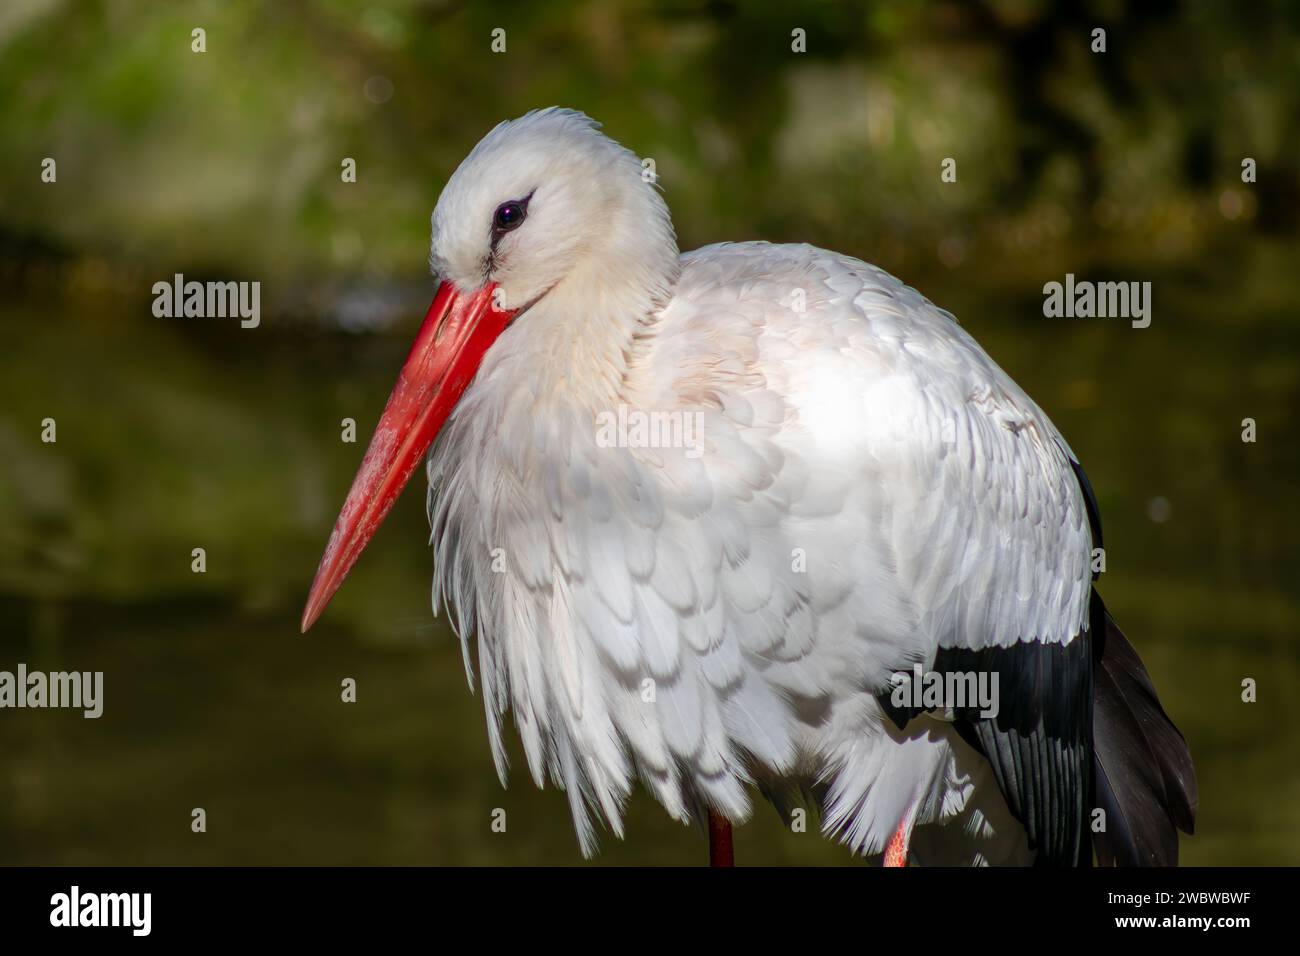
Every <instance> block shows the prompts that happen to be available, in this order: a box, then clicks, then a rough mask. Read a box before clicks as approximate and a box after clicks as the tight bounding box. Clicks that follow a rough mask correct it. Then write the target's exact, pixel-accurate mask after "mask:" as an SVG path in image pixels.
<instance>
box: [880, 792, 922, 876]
mask: <svg viewBox="0 0 1300 956" xmlns="http://www.w3.org/2000/svg"><path fill="white" fill-rule="evenodd" d="M920 802H921V801H920V800H919V799H917V800H913V801H912V805H911V806H910V807H908V808H907V812H906V813H904V814H903V819H902V820H901V821H900V822H899V824H898V829H897V830H895V831H894V835H893V836H891V837H890V838H889V842H888V843H886V844H885V861H884V865H885V866H907V850H908V846H907V844H908V842H909V841H910V840H911V839H912V824H913V823H915V822H916V809H917V806H918V805H919V804H920Z"/></svg>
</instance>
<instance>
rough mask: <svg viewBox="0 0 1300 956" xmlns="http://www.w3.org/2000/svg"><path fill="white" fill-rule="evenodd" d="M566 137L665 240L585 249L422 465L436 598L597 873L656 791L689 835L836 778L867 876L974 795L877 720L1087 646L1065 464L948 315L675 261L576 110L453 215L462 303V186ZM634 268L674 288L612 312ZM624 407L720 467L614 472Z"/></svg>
mask: <svg viewBox="0 0 1300 956" xmlns="http://www.w3.org/2000/svg"><path fill="white" fill-rule="evenodd" d="M534 130H539V131H545V132H544V133H543V132H534ZM566 137H567V138H566ZM557 141H558V142H562V143H563V144H564V148H565V150H566V152H567V151H569V150H593V149H601V150H606V151H609V152H611V153H613V155H614V156H615V158H616V160H617V161H618V167H621V168H616V170H615V171H613V172H612V175H615V176H619V175H621V176H623V177H624V179H625V180H626V181H627V182H628V184H629V186H630V188H631V189H633V190H635V191H636V192H639V193H641V194H642V196H643V201H642V204H641V205H642V206H643V207H648V208H649V211H650V212H649V215H650V217H651V218H650V221H649V222H645V221H644V220H642V221H641V222H640V223H639V227H638V228H637V229H636V230H635V232H634V233H633V234H632V235H628V236H621V237H620V238H619V240H616V241H614V242H613V243H609V242H608V239H601V240H596V241H592V242H591V243H590V244H589V245H587V246H586V248H585V249H583V251H582V253H581V254H580V255H581V258H580V260H579V261H580V266H579V269H580V270H581V271H580V272H579V273H577V274H576V275H575V274H569V275H566V276H565V277H564V278H562V279H560V281H559V283H558V284H556V285H554V286H553V287H551V288H550V290H549V291H548V292H547V293H546V294H545V296H543V297H542V298H541V299H540V300H538V301H537V303H536V304H535V305H533V306H532V307H531V308H530V309H528V311H527V312H525V313H524V314H523V315H522V316H521V317H520V318H519V319H517V320H516V321H515V322H514V324H513V325H512V326H511V327H510V328H508V329H507V330H506V331H505V332H504V333H503V334H502V335H501V337H500V338H499V339H498V340H497V342H496V344H495V345H494V346H493V348H492V350H491V351H490V352H489V353H488V355H487V357H486V359H485V360H484V362H483V365H482V367H481V369H480V371H479V374H478V377H477V379H476V380H475V381H474V383H473V384H472V385H471V386H470V387H469V389H468V390H467V391H466V393H465V395H464V397H463V398H462V399H461V401H460V404H459V405H458V406H457V408H456V410H455V411H454V412H453V413H452V417H451V418H450V419H449V421H448V423H447V425H446V426H445V428H444V430H443V433H442V436H441V437H440V438H439V440H438V442H437V443H436V445H435V446H434V449H433V451H432V453H431V455H430V459H429V478H430V484H431V489H430V516H431V522H432V526H433V529H434V548H435V554H436V566H437V568H438V572H439V581H440V583H439V585H438V586H436V588H435V590H436V591H437V592H440V593H441V595H442V597H443V598H445V599H447V600H449V601H450V603H451V604H452V605H453V606H454V608H455V609H456V613H457V617H456V622H457V625H458V628H457V629H458V632H459V633H460V634H461V636H462V639H464V640H466V641H467V643H468V639H469V637H470V636H471V635H472V634H477V637H478V665H479V668H480V671H481V674H480V678H481V681H482V687H483V696H484V702H485V705H486V708H487V716H488V726H489V728H490V737H491V740H492V747H493V754H494V756H495V758H496V762H497V768H498V771H499V772H500V774H501V776H502V779H503V781H504V779H505V774H506V766H505V751H504V747H503V746H502V743H501V734H502V732H503V731H502V720H503V718H504V717H505V715H506V712H507V711H508V710H513V713H514V717H515V721H516V724H517V726H518V729H519V733H520V735H521V737H522V740H523V744H524V751H525V753H526V754H527V758H528V763H529V769H530V771H531V773H532V776H533V779H534V780H535V781H536V782H537V783H538V784H539V785H540V784H541V783H542V781H543V778H544V777H545V776H549V777H550V778H551V779H552V780H553V781H555V782H556V783H558V784H559V785H561V786H563V787H564V788H565V789H566V790H567V791H568V792H569V794H570V795H571V799H572V801H573V811H574V820H575V823H576V825H577V829H578V833H579V837H580V839H581V842H582V846H583V850H584V851H585V852H588V853H589V852H591V850H592V849H593V847H594V845H595V844H594V836H593V829H592V825H591V822H590V821H589V811H594V812H595V813H596V814H597V815H598V816H600V817H601V818H603V820H604V821H605V822H606V823H607V824H608V826H609V827H610V828H611V829H612V830H613V831H614V832H615V833H621V832H622V829H621V821H620V808H621V806H622V804H623V801H624V800H625V799H626V797H627V795H628V793H629V791H630V788H631V786H632V783H633V779H634V777H635V776H636V775H637V774H639V775H640V776H641V777H642V779H643V780H644V781H645V783H646V785H647V786H648V787H649V789H650V790H651V791H652V792H653V793H654V794H655V795H656V796H657V797H658V799H659V801H660V802H661V803H662V804H663V805H664V807H665V808H666V809H667V810H668V812H669V813H671V814H672V815H673V816H675V817H678V818H680V819H683V820H686V819H689V818H690V816H691V814H692V813H693V812H694V811H695V809H696V806H697V803H698V800H699V799H702V800H703V802H704V803H706V804H708V805H710V806H713V807H716V808H718V809H719V810H720V811H722V812H723V813H724V814H725V815H726V816H727V817H729V818H730V819H732V820H743V819H745V818H746V817H747V816H748V815H749V812H750V791H749V790H748V788H747V787H746V786H745V784H747V783H749V782H751V781H752V780H755V779H757V780H759V781H762V782H764V783H766V784H769V785H772V784H774V783H775V782H776V781H777V780H779V779H787V778H806V779H808V780H810V781H812V780H821V781H824V782H825V783H826V784H828V786H829V788H830V801H829V805H828V811H827V817H826V822H827V826H828V827H829V828H830V829H832V830H834V831H836V832H841V833H843V835H844V836H845V838H846V839H847V840H848V841H849V842H851V843H852V845H853V846H854V847H855V848H856V849H858V850H861V851H862V852H865V853H869V854H874V853H879V852H881V850H882V848H883V846H884V844H885V841H886V840H888V838H889V837H890V835H891V834H892V832H893V831H894V830H895V829H896V828H897V827H898V825H899V822H900V820H901V819H902V816H903V814H904V813H905V812H907V810H908V807H909V806H910V805H911V804H912V803H915V802H918V801H919V803H920V807H919V813H918V816H917V822H918V823H922V824H924V823H930V822H934V821H937V820H940V819H942V818H949V817H953V816H954V815H956V814H958V813H959V812H960V811H961V810H962V809H963V808H964V807H965V805H966V803H967V796H968V794H969V791H970V784H971V779H972V777H971V775H970V772H969V771H968V770H966V769H965V768H963V767H961V766H960V760H959V758H958V755H956V754H955V753H954V749H955V748H954V745H953V739H954V738H955V735H950V734H948V733H946V732H945V728H944V727H943V726H942V725H941V724H940V723H938V722H935V726H934V727H933V728H931V733H930V734H929V735H928V736H925V737H921V736H918V735H915V734H913V735H910V736H909V737H907V738H906V742H903V740H904V735H902V734H901V733H899V732H897V731H895V732H894V733H892V734H891V733H890V732H889V730H888V727H887V725H886V723H885V721H884V718H883V717H882V714H881V712H880V709H879V707H878V706H877V705H876V701H875V699H874V696H873V695H874V693H875V692H877V691H878V690H879V689H880V688H881V687H882V686H888V682H889V678H890V675H891V674H892V673H894V672H896V671H899V670H906V669H907V668H909V667H910V666H911V664H912V662H913V661H921V662H923V663H933V660H934V656H935V652H936V650H937V648H938V647H939V646H940V645H947V646H960V647H979V646H982V645H985V644H988V643H991V642H1002V643H1010V642H1012V641H1015V640H1017V639H1024V638H1030V637H1033V638H1038V639H1039V640H1046V641H1067V640H1069V639H1070V638H1071V637H1072V636H1073V635H1075V634H1077V633H1079V630H1080V628H1081V626H1082V624H1083V621H1084V619H1085V616H1086V613H1087V595H1088V592H1089V587H1090V573H1089V568H1088V560H1087V558H1088V554H1089V550H1090V542H1089V531H1088V521H1087V516H1086V513H1085V508H1084V503H1083V500H1082V497H1081V494H1080V491H1079V488H1078V484H1077V482H1076V480H1075V477H1074V475H1073V473H1072V471H1071V468H1070V465H1069V462H1068V459H1067V456H1068V455H1069V454H1070V452H1069V450H1068V449H1067V448H1066V446H1065V444H1064V442H1063V441H1062V439H1061V438H1060V436H1059V435H1058V434H1057V432H1056V430H1055V428H1053V427H1052V425H1051V423H1050V422H1049V421H1048V420H1047V417H1046V416H1045V415H1044V414H1043V413H1042V412H1041V411H1040V410H1039V408H1038V407H1037V406H1036V405H1035V404H1034V403H1033V402H1032V401H1031V400H1030V399H1029V398H1028V397H1027V396H1026V395H1025V394H1024V392H1023V391H1021V389H1020V388H1019V387H1018V386H1016V384H1015V383H1014V382H1012V381H1011V379H1010V378H1009V377H1008V376H1007V375H1006V374H1005V373H1004V372H1003V371H1002V370H1001V369H999V368H998V367H997V366H996V365H995V364H994V363H993V362H992V360H990V359H989V358H988V356H986V355H985V354H984V352H983V351H982V350H981V349H980V348H979V346H978V345H977V344H976V343H975V342H974V340H973V339H971V338H970V336H969V335H967V334H966V333H965V332H963V331H962V330H961V329H960V328H959V327H958V325H957V324H956V322H955V321H954V319H953V318H952V316H951V315H949V314H948V313H946V312H943V311H941V310H940V309H937V308H936V307H935V306H933V305H932V304H931V303H930V302H928V301H927V300H926V299H925V298H923V297H922V296H921V295H919V294H918V293H917V292H916V291H914V290H913V289H910V288H908V287H907V286H905V285H903V284H902V283H901V282H899V281H898V280H897V279H894V278H893V277H892V276H890V275H888V274H886V273H884V272H882V271H881V270H879V269H877V268H875V267H873V266H870V265H867V264H866V263H863V262H860V261H858V260H856V259H852V258H849V257H847V256H840V255H835V254H833V253H829V252H825V251H822V250H819V249H815V248H812V247H810V246H781V245H769V244H766V243H737V244H721V245H715V246H709V247H706V248H703V249H700V250H697V251H695V252H692V253H688V254H686V255H684V256H682V257H681V258H680V260H677V257H676V255H675V253H676V250H675V248H673V249H672V252H673V256H672V258H671V260H669V257H668V255H667V249H668V247H670V246H671V243H672V234H671V232H670V230H669V229H668V228H667V212H666V210H665V209H664V207H663V205H662V202H661V201H660V199H659V196H658V194H657V193H656V192H654V190H653V189H652V188H651V187H650V186H649V185H647V184H644V183H643V182H642V180H641V176H640V173H641V166H640V163H639V162H638V161H637V160H636V158H635V157H633V156H632V155H631V154H630V153H626V152H625V151H622V150H620V149H617V148H615V149H613V150H611V149H610V147H611V146H612V144H611V143H609V141H608V140H605V139H604V138H603V137H599V134H597V133H595V132H594V131H593V130H592V128H591V127H590V125H589V124H588V122H587V121H585V120H584V119H583V118H582V117H579V116H577V115H575V114H568V113H555V112H546V113H541V114H533V115H532V116H530V117H528V118H525V119H524V120H521V121H518V122H517V123H515V124H511V125H509V126H503V127H499V128H498V129H497V130H496V131H495V132H494V133H493V134H492V135H491V136H489V137H488V139H487V140H485V141H484V145H483V146H480V147H479V149H478V150H476V151H475V153H474V154H473V155H471V156H470V158H469V159H468V160H467V161H466V163H465V165H464V166H462V167H461V169H460V170H459V171H458V172H457V174H456V176H455V177H453V179H452V181H451V183H450V184H449V185H448V190H447V192H446V193H444V198H443V200H442V201H441V202H440V203H439V211H438V213H436V214H435V216H434V223H435V229H436V230H437V231H436V232H435V237H434V261H435V263H438V264H440V265H442V267H443V274H444V276H448V275H449V270H448V269H447V264H448V263H450V262H451V261H452V259H453V256H452V255H451V254H449V253H448V252H445V251H444V248H443V243H445V242H446V241H447V239H446V237H445V233H444V231H443V228H442V224H443V223H444V221H445V218H444V210H445V209H446V208H447V207H449V206H453V207H454V206H456V205H458V203H457V202H456V200H457V194H456V193H455V192H454V190H455V189H456V187H457V186H458V185H459V183H460V182H461V181H470V182H475V183H479V184H481V183H483V182H484V180H485V179H491V178H493V177H492V170H490V169H487V168H479V167H478V164H479V163H480V162H481V163H487V162H494V163H495V162H508V161H510V160H511V159H513V158H514V156H515V154H516V153H519V154H524V153H525V152H526V151H530V150H534V149H537V150H541V149H544V148H546V147H549V146H551V144H552V143H555V142H557ZM539 144H544V145H539ZM551 168H552V169H554V171H555V174H556V175H565V174H566V173H567V171H566V170H564V167H562V166H560V164H558V163H556V164H554V165H553V166H552V167H551ZM601 172H602V175H604V176H609V175H611V171H610V170H608V169H607V168H603V169H602V171H601ZM525 184H527V185H526V186H525ZM534 186H535V181H534V180H533V179H528V178H525V179H524V180H523V181H522V182H521V184H520V186H518V187H513V188H512V187H505V188H503V189H496V190H493V191H490V192H489V193H488V194H489V195H491V196H492V199H493V202H495V201H496V200H497V199H499V198H501V197H502V196H510V195H513V194H515V192H518V193H523V192H525V191H526V189H530V188H534ZM540 188H545V185H543V186H542V187H540ZM449 197H450V198H449ZM544 198H548V197H544V196H541V195H540V190H539V194H538V196H537V197H535V199H534V204H536V203H537V201H538V200H539V199H544ZM458 212H459V211H458ZM446 215H447V216H450V215H452V214H451V213H446ZM593 215H597V216H599V215H604V213H599V212H597V213H593ZM638 215H640V216H642V217H644V216H646V215H647V212H646V209H645V208H642V209H640V210H638ZM478 220H479V221H486V220H487V216H486V215H481V216H479V217H478ZM531 224H532V223H531V222H530V223H529V225H531ZM587 226H591V227H592V228H607V229H610V230H619V229H620V226H621V222H620V221H619V220H617V219H616V220H614V221H613V222H596V223H590V221H589V220H585V219H584V220H583V221H582V223H581V225H579V226H575V230H576V229H579V228H585V227H587ZM654 227H658V228H654ZM522 231H523V230H521V231H520V233H521V234H522ZM452 241H455V240H452ZM539 241H543V240H541V239H539ZM622 242H626V243H627V244H629V245H635V246H636V247H638V252H637V253H636V255H637V256H638V259H639V260H640V261H642V262H644V261H646V258H647V257H646V256H645V255H644V252H643V251H642V250H643V248H644V247H645V246H648V245H650V244H651V243H657V245H658V246H660V247H664V248H661V249H653V250H650V251H651V252H655V253H659V254H657V255H651V256H650V257H649V259H650V261H659V262H663V263H667V262H669V261H671V267H670V268H669V269H667V270H663V271H662V272H657V273H650V272H649V271H648V270H645V271H646V273H647V274H643V275H642V276H639V277H637V278H638V279H639V280H640V281H639V282H637V283H636V284H635V285H633V284H631V283H629V288H627V289H620V288H618V287H617V286H616V283H619V282H624V281H626V275H625V273H624V272H623V271H621V270H620V269H619V263H618V260H619V258H620V252H621V249H620V245H621V243H622ZM512 255H513V256H516V257H520V258H522V252H521V251H520V252H515V253H512ZM470 261H471V262H473V261H474V260H473V259H472V257H471V258H470ZM507 261H509V260H507ZM449 277H450V278H453V279H456V280H458V281H466V280H461V277H460V276H458V275H454V274H452V275H450V276H449ZM467 279H468V277H467ZM498 281H501V284H502V288H504V289H509V288H510V285H509V274H508V273H503V274H501V275H500V276H499V278H498ZM535 294H536V293H535V290H533V289H531V287H530V288H529V291H527V292H524V293H522V294H521V296H520V299H521V300H522V301H527V300H528V299H530V298H532V297H533V295H535ZM625 298H630V299H632V300H633V301H635V302H637V303H638V304H640V303H646V304H647V305H648V306H649V307H648V308H646V307H632V308H628V307H623V303H622V300H623V299H625ZM601 303H608V306H607V307H606V308H605V309H601V308H600V307H599V304H601ZM620 405H622V406H626V407H627V408H629V409H632V410H635V411H640V412H645V413H652V412H655V413H674V412H675V413H681V414H689V415H697V416H699V417H698V419H697V420H698V421H699V422H700V426H699V435H700V439H701V443H702V446H703V454H701V455H699V456H698V457H692V456H691V451H690V449H686V448H663V447H652V448H643V447H601V446H600V445H599V444H598V441H597V438H598V428H597V423H596V419H597V416H599V415H601V414H602V413H611V412H614V413H616V412H617V410H618V408H619V406H620ZM494 559H495V560H497V562H498V567H500V561H501V560H502V559H504V565H505V570H504V572H501V571H497V572H494V571H493V562H494ZM435 601H436V598H435ZM466 653H467V661H468V660H469V658H468V654H469V651H468V649H467V652H466ZM647 680H649V681H653V684H647V683H646V681H647ZM651 691H653V693H651ZM646 698H651V699H650V700H647V699H646Z"/></svg>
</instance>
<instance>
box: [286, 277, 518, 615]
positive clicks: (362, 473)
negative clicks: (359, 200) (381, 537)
mask: <svg viewBox="0 0 1300 956" xmlns="http://www.w3.org/2000/svg"><path fill="white" fill-rule="evenodd" d="M495 290H496V286H495V285H486V286H484V287H483V288H482V289H479V290H478V291H477V292H474V293H472V294H470V295H466V294H464V293H462V292H461V291H460V290H459V289H457V288H456V287H455V286H454V285H452V284H451V283H450V282H444V283H442V285H440V286H439V287H438V292H437V294H436V295H435V296H434V297H433V305H431V306H429V314H428V315H426V316H425V317H424V324H423V325H422V326H420V332H419V334H418V335H417V336H416V337H415V344H414V345H413V346H412V347H411V354H410V355H408V356H407V358H406V364H405V365H403V366H402V371H401V373H400V374H399V375H398V377H397V384H396V385H395V386H394V387H393V394H392V395H390V396H389V397H388V404H387V405H386V406H385V407H384V414H383V415H382V416H381V417H380V419H379V425H378V426H377V427H376V428H375V434H374V437H372V438H371V439H370V447H369V448H368V449H367V450H366V457H365V458H364V459H363V460H362V462H361V468H360V470H359V471H357V476H356V478H354V479H353V480H352V490H351V491H349V492H348V497H347V500H346V501H345V502H343V510H342V511H341V512H340V513H339V517H338V521H337V522H336V523H335V525H334V532H333V533H332V534H331V535H330V540H329V544H327V545H326V546H325V554H324V556H323V557H322V558H321V561H320V567H319V568H317V569H316V580H315V581H313V582H312V585H311V593H310V594H308V595H307V607H306V609H305V610H304V611H303V612H302V629H303V632H304V633H306V631H307V629H308V628H309V627H311V626H312V625H313V624H315V623H316V619H317V618H318V617H320V615H321V612H322V611H323V610H325V605H326V604H328V603H329V600H330V598H332V597H333V596H334V592H335V591H337V590H338V589H339V585H341V584H342V583H343V579H344V578H346V577H347V576H348V572H349V571H351V570H352V565H354V564H355V563H356V561H357V558H359V557H360V556H361V552H362V551H363V550H364V549H365V547H366V544H367V543H369V541H370V539H371V537H372V536H373V535H374V533H375V531H376V530H377V529H378V528H379V525H380V524H381V523H382V522H383V520H384V518H385V517H386V516H387V515H388V512H389V510H390V509H391V508H392V507H393V503H394V502H396V501H397V496H398V495H399V494H401V491H402V489H403V488H405V487H406V483H407V482H408V481H410V480H411V475H413V474H414V473H415V469H416V467H417V466H418V465H419V464H420V460H421V459H422V458H423V457H424V453H425V452H426V451H428V449H429V446H430V445H431V444H433V439H434V438H435V437H437V434H438V430H439V429H441V428H442V423H443V422H445V421H446V420H447V416H448V415H449V414H451V410H452V409H453V408H454V407H455V406H456V402H457V401H459V400H460V396H461V394H462V393H463V392H464V391H465V388H466V387H467V386H468V385H469V383H470V382H471V381H472V380H473V378H474V376H475V374H476V373H477V372H478V368H479V365H481V364H482V362H483V356H484V355H485V354H486V353H487V350H488V349H489V348H491V346H492V343H493V342H495V341H496V340H497V336H499V335H500V334H501V333H502V331H504V329H505V327H506V325H507V324H509V322H510V320H511V318H513V317H514V315H515V313H514V312H501V311H498V310H497V308H496V307H495V303H494V301H493V293H494V292H495Z"/></svg>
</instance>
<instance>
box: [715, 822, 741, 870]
mask: <svg viewBox="0 0 1300 956" xmlns="http://www.w3.org/2000/svg"><path fill="white" fill-rule="evenodd" d="M735 865H736V854H735V852H734V850H733V849H732V846H731V821H730V820H727V819H725V818H724V817H721V816H719V815H718V814H717V813H714V812H713V811H712V810H710V811H709V866H735Z"/></svg>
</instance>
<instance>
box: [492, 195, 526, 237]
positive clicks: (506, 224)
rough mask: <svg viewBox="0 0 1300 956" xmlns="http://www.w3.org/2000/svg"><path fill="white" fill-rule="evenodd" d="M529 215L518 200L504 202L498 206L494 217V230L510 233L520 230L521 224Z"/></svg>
mask: <svg viewBox="0 0 1300 956" xmlns="http://www.w3.org/2000/svg"><path fill="white" fill-rule="evenodd" d="M527 215H528V210H527V209H526V208H525V206H524V204H523V203H521V202H519V201H518V200H515V199H512V200H510V201H509V202H503V203H502V204H501V205H499V206H497V211H496V213H495V214H494V215H493V216H492V228H493V229H495V230H496V231H497V232H509V231H510V230H511V229H517V228H519V224H520V223H521V222H523V221H524V217H525V216H527Z"/></svg>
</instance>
